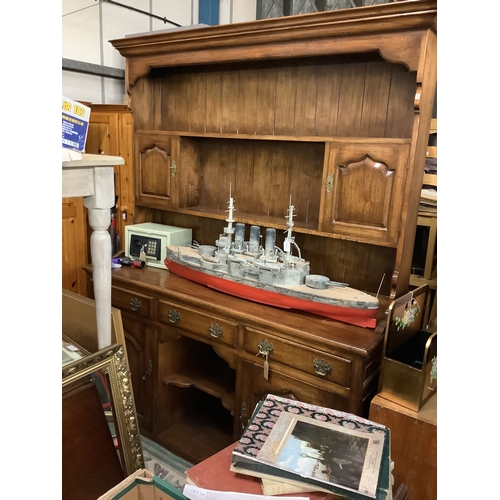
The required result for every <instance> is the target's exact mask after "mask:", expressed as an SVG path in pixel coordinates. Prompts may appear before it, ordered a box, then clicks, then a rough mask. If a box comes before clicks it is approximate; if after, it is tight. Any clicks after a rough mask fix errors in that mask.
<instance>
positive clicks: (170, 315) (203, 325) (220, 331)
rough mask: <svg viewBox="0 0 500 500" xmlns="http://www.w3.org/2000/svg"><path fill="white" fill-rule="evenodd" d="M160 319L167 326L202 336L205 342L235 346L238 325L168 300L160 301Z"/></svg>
mask: <svg viewBox="0 0 500 500" xmlns="http://www.w3.org/2000/svg"><path fill="white" fill-rule="evenodd" d="M158 319H159V320H160V321H161V322H162V323H166V324H167V325H175V326H178V327H179V328H182V329H183V330H186V331H188V332H191V333H195V334H197V335H200V336H201V337H203V338H204V339H205V340H209V341H211V342H222V343H224V344H227V345H230V346H234V335H235V330H236V323H232V322H230V321H227V320H224V319H221V318H218V317H216V316H209V315H208V314H204V313H201V312H199V311H196V310H195V309H192V308H189V307H180V306H179V305H177V304H174V303H173V302H168V301H166V300H160V301H159V304H158Z"/></svg>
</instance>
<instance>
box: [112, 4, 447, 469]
mask: <svg viewBox="0 0 500 500" xmlns="http://www.w3.org/2000/svg"><path fill="white" fill-rule="evenodd" d="M436 17H437V2H436V1H435V0H434V1H431V0H423V1H418V2H414V1H411V2H410V1H403V2H392V3H387V4H380V5H375V6H371V7H363V8H354V9H344V10H341V11H334V12H323V13H316V14H306V15H298V16H286V17H282V18H277V19H266V20H259V21H254V22H245V23H237V24H233V25H221V26H211V27H197V28H192V29H188V30H185V29H183V30H169V31H167V32H159V33H152V34H146V35H139V36H133V37H127V38H124V39H120V40H112V41H111V43H112V45H113V46H114V47H115V48H116V49H117V50H118V51H119V52H120V54H121V55H122V56H124V57H125V58H126V61H127V80H126V87H127V92H128V93H129V95H130V107H131V109H132V112H133V116H134V121H133V134H132V136H133V143H134V170H133V172H134V186H135V188H134V189H135V191H134V194H135V218H134V221H135V222H136V223H139V222H156V223H163V224H169V225H174V226H182V227H190V228H192V230H193V239H194V240H196V241H197V242H199V243H200V244H210V245H211V244H213V242H214V241H215V240H216V239H217V238H218V236H219V234H220V233H221V232H222V228H223V224H224V220H225V218H226V215H227V214H226V209H227V200H228V199H229V193H231V197H232V198H233V199H234V203H235V208H236V211H235V215H236V219H237V222H244V223H246V224H247V225H259V226H263V227H271V228H275V229H277V241H276V244H277V245H278V246H282V244H283V240H282V238H283V236H284V235H283V233H284V232H285V230H286V219H285V215H286V211H287V208H288V204H289V202H290V199H291V201H292V203H293V205H294V207H295V211H294V214H295V217H294V236H295V242H296V243H297V244H298V246H299V247H300V248H301V252H302V256H303V257H304V258H305V259H307V260H308V261H309V262H310V267H311V273H312V274H319V275H325V276H328V277H329V278H330V279H331V280H335V281H341V282H347V283H349V285H350V286H352V287H354V288H357V289H360V290H363V291H367V292H369V293H372V294H373V295H375V294H378V297H379V300H380V310H379V314H378V320H379V322H380V323H379V327H377V328H375V329H363V328H359V327H355V326H353V325H345V324H343V323H340V322H337V321H333V320H327V319H325V318H319V317H314V316H311V315H307V314H301V313H297V312H293V311H279V310H276V309H273V308H270V307H267V306H263V305H257V304H253V303H249V302H245V301H242V300H239V299H235V298H233V297H229V296H225V295H223V294H220V293H218V292H214V291H212V290H207V289H205V288H203V287H201V286H200V285H196V284H194V283H190V282H187V281H185V280H182V279H180V278H178V277H175V276H173V275H171V274H170V273H169V271H168V270H166V269H165V270H163V269H150V268H146V269H144V270H140V271H137V270H132V269H123V268H122V269H120V270H118V271H117V272H114V277H113V281H114V283H115V284H116V285H117V286H122V284H123V283H124V282H127V283H128V285H130V286H131V287H132V288H133V290H135V291H138V292H141V293H146V294H150V295H151V297H153V299H152V303H151V304H152V305H151V311H152V315H153V316H151V317H149V318H147V319H146V318H143V317H140V316H134V320H135V321H137V322H141V323H143V324H145V323H144V322H147V323H148V324H150V322H152V323H151V324H153V325H154V326H155V328H157V332H158V339H157V340H158V341H157V358H156V361H157V365H156V366H153V373H155V377H156V378H155V381H154V382H153V383H154V384H156V389H155V390H156V392H155V393H154V394H155V398H156V399H154V400H151V401H149V404H150V405H152V407H153V416H152V425H153V427H152V428H153V434H154V437H155V439H157V440H158V441H159V442H160V443H162V444H163V445H165V446H167V447H168V448H170V449H172V450H173V451H175V452H177V453H180V454H181V455H183V456H185V457H186V458H187V459H188V460H192V461H199V459H201V458H202V457H203V456H204V454H207V455H206V456H208V454H213V453H214V452H215V451H217V449H221V448H222V447H223V445H225V444H226V443H227V444H230V443H231V442H233V441H234V440H235V439H237V438H238V437H239V434H240V433H241V430H242V427H243V426H244V425H245V423H246V419H248V417H249V416H250V414H251V412H252V410H253V407H254V405H255V403H256V401H257V400H258V399H259V398H260V397H261V396H262V395H263V394H264V393H266V392H275V393H278V394H293V395H294V396H295V397H297V398H299V399H304V400H306V401H308V402H310V403H316V404H321V405H325V406H333V407H335V408H338V409H341V410H346V411H350V412H354V413H359V414H365V415H366V414H367V411H368V406H369V401H370V399H371V397H373V395H374V393H375V391H376V386H377V377H378V372H379V368H380V362H381V353H382V350H381V349H382V334H381V328H380V327H381V325H382V322H383V320H384V318H385V310H386V308H387V306H388V304H389V303H390V301H391V300H393V299H394V298H396V297H398V296H400V295H402V294H404V293H406V292H407V291H408V289H409V278H410V269H411V261H412V254H413V244H414V238H415V228H416V224H417V215H418V207H419V201H420V190H421V185H422V178H423V172H424V163H425V155H426V149H427V138H428V130H429V124H430V119H431V114H432V106H433V102H434V95H435V85H436V40H437V36H436ZM280 238H281V240H280ZM114 305H115V304H114ZM127 318H129V319H130V320H132V317H129V315H127ZM124 323H125V321H124ZM125 328H126V326H125ZM221 332H222V333H221ZM264 341H265V342H267V343H268V344H272V346H273V352H270V353H268V355H267V361H268V364H269V373H268V374H267V378H266V377H265V376H264V375H265V370H264V369H265V361H266V359H265V358H266V356H265V355H264V354H263V353H262V352H261V351H260V349H261V348H262V345H267V344H265V343H264ZM260 342H262V343H261V344H260V347H259V343H260ZM141 376H142V374H141ZM219 424H221V425H219ZM221 429H222V430H221ZM209 452H210V453H209Z"/></svg>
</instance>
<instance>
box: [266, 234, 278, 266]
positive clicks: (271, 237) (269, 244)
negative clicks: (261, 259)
mask: <svg viewBox="0 0 500 500" xmlns="http://www.w3.org/2000/svg"><path fill="white" fill-rule="evenodd" d="M275 246H276V229H273V228H267V229H266V248H265V256H266V259H274V257H275V253H276V252H275Z"/></svg>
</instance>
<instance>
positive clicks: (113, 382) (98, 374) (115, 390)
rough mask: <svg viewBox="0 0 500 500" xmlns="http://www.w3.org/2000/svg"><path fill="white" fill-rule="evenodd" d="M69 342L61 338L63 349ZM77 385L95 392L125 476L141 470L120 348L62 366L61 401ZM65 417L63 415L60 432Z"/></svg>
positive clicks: (131, 398) (133, 412)
mask: <svg viewBox="0 0 500 500" xmlns="http://www.w3.org/2000/svg"><path fill="white" fill-rule="evenodd" d="M71 340H72V339H69V338H68V337H65V336H63V346H64V345H65V343H66V349H67V346H68V344H71ZM78 381H82V382H87V381H88V382H89V383H91V384H94V385H95V386H96V388H97V392H98V393H99V398H100V403H101V406H102V411H103V413H104V414H105V416H106V417H107V418H106V420H107V421H108V422H109V424H110V425H109V427H110V435H111V437H113V432H112V431H113V430H114V434H115V435H116V445H117V452H118V455H119V458H120V462H121V464H122V468H123V472H124V475H125V476H128V475H130V474H132V473H133V472H135V471H136V470H138V469H141V468H144V459H143V454H142V446H141V440H140V432H139V425H138V421H137V414H136V410H135V402H134V396H133V392H132V386H131V383H130V372H129V369H128V366H127V362H126V357H125V352H124V349H123V346H122V345H121V344H113V345H111V346H109V347H106V348H104V349H101V350H100V351H98V352H95V353H91V354H89V355H87V356H84V357H81V358H80V359H75V360H74V361H73V362H71V363H68V364H65V365H64V366H63V367H62V388H63V397H64V393H65V392H66V393H67V392H68V391H69V390H70V389H72V388H74V387H76V386H78V384H77V382H78ZM64 416H65V415H64V414H63V430H64ZM98 417H99V418H100V416H98ZM85 439H87V440H90V439H91V437H90V436H87V437H85ZM76 451H78V450H76Z"/></svg>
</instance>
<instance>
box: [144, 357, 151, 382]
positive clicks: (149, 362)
mask: <svg viewBox="0 0 500 500" xmlns="http://www.w3.org/2000/svg"><path fill="white" fill-rule="evenodd" d="M152 373H153V363H152V362H151V360H148V371H147V372H146V373H145V374H144V375H143V376H142V380H146V377H149V376H150V375H151V374H152Z"/></svg>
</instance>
